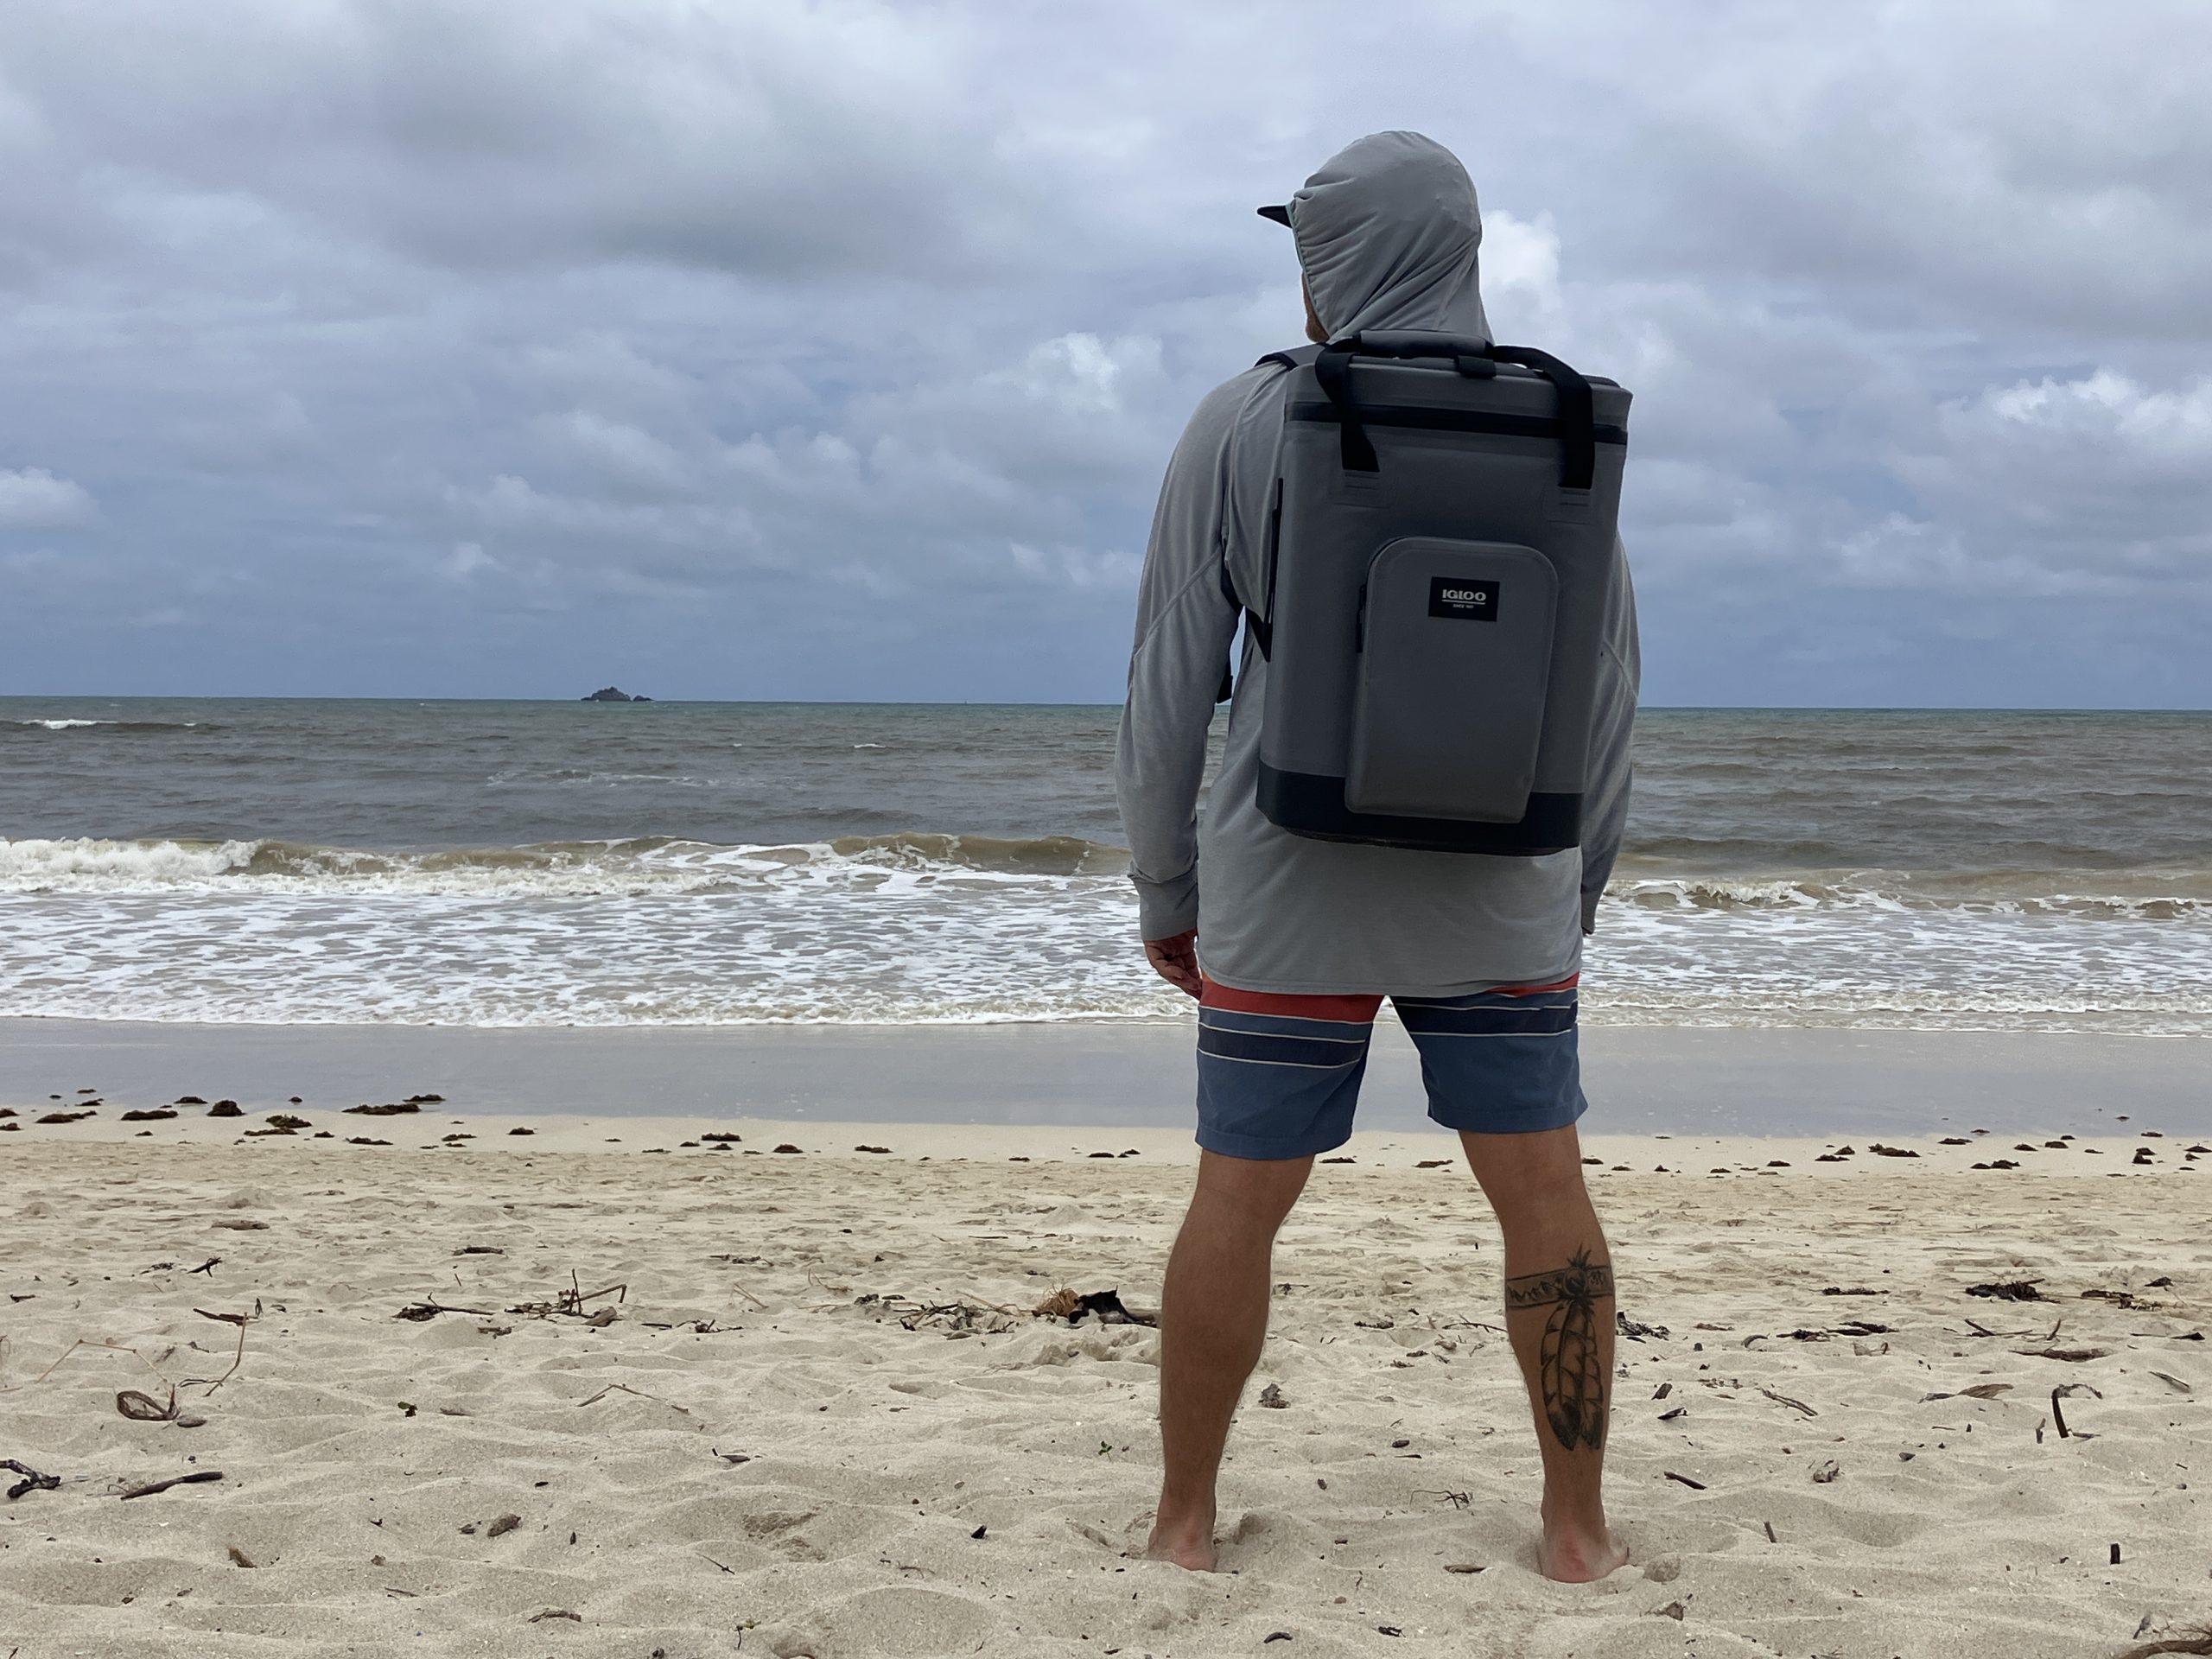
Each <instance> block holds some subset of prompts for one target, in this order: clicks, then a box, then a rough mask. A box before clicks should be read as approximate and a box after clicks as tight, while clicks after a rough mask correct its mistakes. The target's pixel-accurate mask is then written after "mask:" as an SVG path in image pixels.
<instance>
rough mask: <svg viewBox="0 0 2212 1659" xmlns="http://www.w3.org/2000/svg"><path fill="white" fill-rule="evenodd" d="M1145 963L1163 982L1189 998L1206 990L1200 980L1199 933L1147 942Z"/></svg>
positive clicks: (1193, 931) (1192, 930)
mask: <svg viewBox="0 0 2212 1659" xmlns="http://www.w3.org/2000/svg"><path fill="white" fill-rule="evenodd" d="M1144 959H1145V960H1146V961H1147V962H1148V963H1151V964H1152V969H1153V971H1154V973H1156V974H1158V975H1159V976H1160V977H1161V978H1162V979H1164V980H1166V982H1168V983H1169V984H1170V985H1173V987H1174V988H1176V989H1177V990H1179V991H1181V992H1183V993H1185V995H1190V996H1196V995H1198V993H1199V991H1200V990H1201V989H1202V988H1203V986H1202V984H1201V982H1200V981H1199V978H1198V929H1197V928H1195V927H1192V928H1186V929H1185V930H1184V931H1182V932H1180V933H1178V934H1176V935H1175V937H1174V938H1168V939H1147V940H1146V941H1145V942H1144Z"/></svg>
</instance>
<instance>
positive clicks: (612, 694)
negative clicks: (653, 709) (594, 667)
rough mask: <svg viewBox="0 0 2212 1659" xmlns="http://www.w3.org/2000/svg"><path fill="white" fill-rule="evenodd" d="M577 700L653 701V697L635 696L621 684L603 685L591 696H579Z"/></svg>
mask: <svg viewBox="0 0 2212 1659" xmlns="http://www.w3.org/2000/svg"><path fill="white" fill-rule="evenodd" d="M576 701H577V702H652V698H651V697H648V696H634V697H633V696H631V695H630V694H629V693H628V692H627V691H625V690H622V689H621V688H620V686H613V685H602V686H601V687H600V688H599V690H596V691H594V692H593V693H592V694H591V695H590V696H588V697H579V698H577V699H576Z"/></svg>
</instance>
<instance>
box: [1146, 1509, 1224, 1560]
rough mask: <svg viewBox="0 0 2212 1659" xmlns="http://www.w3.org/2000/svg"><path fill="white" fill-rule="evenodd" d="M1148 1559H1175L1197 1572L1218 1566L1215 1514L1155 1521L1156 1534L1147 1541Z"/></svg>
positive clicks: (1153, 1533)
mask: <svg viewBox="0 0 2212 1659" xmlns="http://www.w3.org/2000/svg"><path fill="white" fill-rule="evenodd" d="M1144 1554H1145V1559H1146V1560H1148V1561H1173V1563H1174V1564H1175V1565H1176V1566H1178V1567H1187V1568H1188V1569H1189V1570H1190V1571H1192V1572H1193V1573H1211V1572H1212V1571H1213V1570H1214V1549H1213V1517H1212V1516H1207V1517H1206V1518H1205V1521H1204V1522H1190V1523H1182V1522H1158V1521H1155V1522H1154V1523H1153V1529H1152V1536H1151V1537H1150V1538H1149V1539H1147V1541H1146V1542H1145V1547H1144Z"/></svg>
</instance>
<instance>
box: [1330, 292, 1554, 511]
mask: <svg viewBox="0 0 2212 1659" xmlns="http://www.w3.org/2000/svg"><path fill="white" fill-rule="evenodd" d="M1356 355H1357V356H1361V357H1398V358H1405V357H1448V358H1450V359H1452V364H1453V365H1454V366H1455V367H1456V368H1458V370H1459V372H1460V373H1461V374H1464V375H1466V376H1468V377H1470V378H1484V377H1487V376H1489V375H1492V374H1495V373H1497V365H1498V364H1500V363H1517V364H1519V365H1521V366H1522V368H1525V369H1533V370H1535V372H1537V373H1538V374H1540V375H1541V376H1543V378H1545V379H1547V380H1548V381H1550V382H1551V383H1552V385H1553V387H1554V390H1555V391H1557V393H1558V395H1559V420H1560V478H1559V481H1560V488H1561V489H1567V490H1586V489H1588V488H1589V487H1590V486H1591V482H1592V480H1593V479H1594V478H1595V476H1596V474H1597V470H1598V435H1597V430H1596V426H1597V399H1596V397H1595V396H1594V395H1593V394H1592V391H1591V389H1590V382H1589V381H1588V379H1587V378H1585V377H1584V376H1583V375H1581V374H1580V373H1579V372H1576V371H1575V370H1574V369H1573V368H1571V367H1569V366H1568V365H1567V364H1565V363H1562V362H1561V361H1560V359H1557V358H1555V357H1554V356H1553V355H1552V354H1551V353H1549V352H1541V351H1538V350H1537V349H1536V348H1535V346H1492V345H1490V344H1488V343H1487V342H1485V341H1482V340H1475V339H1473V338H1471V337H1470V336H1468V335H1465V334H1430V333H1427V332H1425V331H1422V330H1419V329H1412V328H1378V329H1370V330H1368V331H1367V332H1366V333H1364V334H1353V335H1351V336H1349V337H1348V338H1346V339H1344V340H1331V341H1330V342H1329V343H1328V344H1327V345H1326V346H1323V347H1322V348H1321V353H1320V355H1319V356H1318V357H1316V358H1315V359H1313V377H1314V378H1315V379H1316V380H1318V381H1319V382H1320V385H1321V392H1322V395H1323V396H1324V397H1327V398H1328V400H1329V403H1330V404H1331V406H1332V408H1334V409H1335V410H1336V411H1337V423H1338V454H1339V455H1340V456H1341V458H1342V460H1343V462H1344V469H1345V470H1346V471H1347V472H1354V473H1373V472H1379V471H1381V470H1382V463H1381V462H1380V461H1378V460H1377V459H1376V454H1375V444H1374V441H1373V440H1372V439H1370V437H1369V436H1368V435H1367V427H1366V424H1365V423H1364V422H1363V421H1362V420H1361V418H1360V414H1359V401H1358V399H1357V398H1356V397H1354V396H1353V395H1352V389H1351V360H1352V359H1353V357H1354V356H1356Z"/></svg>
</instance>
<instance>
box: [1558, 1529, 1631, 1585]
mask: <svg viewBox="0 0 2212 1659" xmlns="http://www.w3.org/2000/svg"><path fill="white" fill-rule="evenodd" d="M1627 1565H1628V1546H1627V1545H1626V1544H1624V1543H1623V1542H1622V1541H1621V1540H1620V1535H1619V1534H1618V1533H1617V1532H1615V1531H1614V1530H1613V1529H1611V1527H1604V1528H1600V1529H1599V1530H1597V1531H1595V1532H1592V1531H1589V1530H1587V1529H1575V1528H1568V1527H1560V1528H1557V1529H1554V1528H1549V1527H1547V1528H1546V1529H1544V1535H1543V1537H1542V1538H1541V1540H1540V1541H1538V1542H1537V1545H1536V1567H1537V1570H1538V1571H1539V1572H1541V1573H1542V1574H1543V1575H1544V1576H1545V1577H1546V1578H1548V1579H1551V1580H1555V1581H1557V1582H1558V1583H1560V1584H1588V1583H1590V1582H1592V1580H1597V1579H1602V1578H1604V1577H1605V1574H1607V1573H1611V1572H1613V1571H1614V1570H1616V1569H1617V1568H1619V1567H1626V1566H1627Z"/></svg>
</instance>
